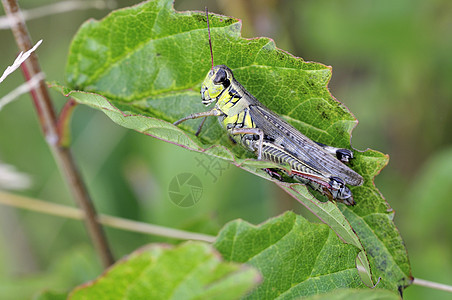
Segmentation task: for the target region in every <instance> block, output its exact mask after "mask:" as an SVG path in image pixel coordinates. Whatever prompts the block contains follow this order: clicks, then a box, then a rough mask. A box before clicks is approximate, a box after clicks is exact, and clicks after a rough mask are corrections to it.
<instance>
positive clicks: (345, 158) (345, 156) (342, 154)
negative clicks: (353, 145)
mask: <svg viewBox="0 0 452 300" xmlns="http://www.w3.org/2000/svg"><path fill="white" fill-rule="evenodd" d="M315 143H316V144H317V145H319V146H320V147H322V148H323V149H324V150H326V151H327V152H328V153H330V154H331V155H333V156H335V157H337V159H339V160H340V161H341V162H343V163H348V162H350V160H351V159H352V158H353V152H352V151H351V150H348V149H344V148H336V147H332V146H328V145H325V144H322V143H318V142H315Z"/></svg>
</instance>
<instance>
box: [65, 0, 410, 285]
mask: <svg viewBox="0 0 452 300" xmlns="http://www.w3.org/2000/svg"><path fill="white" fill-rule="evenodd" d="M210 25H211V31H212V43H213V53H214V56H215V58H214V59H215V63H216V64H226V65H228V66H229V67H230V68H231V69H232V70H233V72H234V75H235V77H236V78H237V80H238V81H239V82H241V83H242V84H243V86H244V87H245V88H246V89H247V90H248V91H249V92H251V93H252V94H253V95H254V96H256V97H257V98H258V99H259V100H260V101H261V102H262V103H263V104H265V105H266V106H267V107H269V108H270V109H272V110H273V111H275V112H276V113H278V114H279V115H280V116H281V117H282V118H284V119H285V120H287V121H288V122H289V123H291V124H292V125H293V126H295V127H296V128H297V129H299V130H300V131H301V132H302V133H304V134H305V135H306V136H308V137H309V138H311V139H313V140H315V141H318V142H322V143H325V144H328V145H332V146H336V147H350V140H351V131H352V129H353V127H354V126H355V125H356V123H357V121H356V120H355V118H354V117H353V116H352V115H351V113H350V112H349V111H348V109H347V108H346V107H344V106H343V105H342V104H341V103H340V102H338V101H336V99H334V97H333V96H332V95H331V94H330V92H329V90H328V86H327V85H328V82H329V80H330V77H331V67H328V66H325V65H322V64H319V63H312V62H305V61H303V60H302V59H301V58H297V57H294V56H292V55H290V54H288V53H286V52H284V51H281V50H279V49H277V48H276V47H275V44H274V42H273V41H272V40H271V39H268V38H258V39H244V38H242V37H241V36H240V30H241V23H240V21H238V20H237V19H234V18H230V17H225V16H219V15H214V14H211V15H210ZM209 69H210V51H209V45H208V35H207V28H206V17H205V15H204V13H201V12H190V11H187V12H175V11H174V9H173V7H172V1H171V0H156V1H150V2H145V3H142V4H139V5H137V6H134V7H130V8H126V9H121V10H117V11H115V12H113V13H111V14H110V15H109V16H107V17H106V18H104V19H103V20H101V21H88V22H86V23H85V24H84V25H83V26H82V27H81V28H80V30H79V32H78V33H77V35H76V36H75V38H74V40H73V42H72V45H71V49H70V53H69V59H68V64H67V70H66V80H67V87H61V86H60V87H57V88H59V89H61V91H62V92H63V93H64V94H66V95H69V96H71V97H73V98H74V99H76V101H78V102H79V103H82V104H86V105H89V106H91V107H93V108H96V109H99V110H101V111H103V112H104V113H105V114H107V115H108V116H109V117H110V118H111V119H112V120H113V121H114V122H116V123H118V124H119V125H121V126H124V127H126V128H130V129H133V130H136V131H138V132H142V133H144V134H147V135H150V136H154V137H156V138H158V139H162V140H165V141H168V142H170V143H173V144H176V145H179V146H181V147H184V148H187V149H190V150H194V151H199V152H204V153H206V154H208V155H213V156H216V157H219V158H222V159H225V160H229V161H231V162H232V163H234V164H235V165H237V166H239V167H241V168H243V169H245V170H248V171H249V172H251V173H254V174H256V175H258V176H261V177H264V178H266V179H268V180H273V179H271V178H269V176H268V175H267V174H266V173H265V172H263V171H262V170H261V168H262V167H272V166H274V164H271V163H267V162H257V161H256V160H253V159H250V158H251V155H250V154H249V153H247V152H245V151H244V150H243V149H242V148H240V147H239V146H234V145H232V144H231V142H230V140H229V139H228V137H227V135H226V133H225V132H224V131H223V130H222V129H221V127H220V126H219V124H218V122H217V121H216V120H215V118H208V119H207V121H206V124H205V125H204V128H203V131H202V133H201V135H200V137H199V138H198V137H195V135H194V133H195V132H196V130H197V128H198V124H199V121H196V120H191V121H187V122H185V123H183V124H181V125H180V126H179V127H176V126H173V125H172V124H171V123H172V122H174V121H176V120H178V119H180V118H182V117H184V116H186V115H188V114H190V113H194V112H200V111H205V110H206V108H205V107H204V106H203V105H202V104H201V101H200V95H199V89H200V84H201V82H202V80H203V79H204V77H205V75H206V73H207V72H208V70H209ZM355 157H356V158H355V159H354V161H353V165H352V167H353V169H355V170H356V171H357V172H358V173H360V174H361V175H362V176H363V178H364V180H365V181H364V184H363V185H362V186H359V187H352V188H351V190H352V192H353V194H354V198H355V200H356V202H357V205H356V206H355V207H345V206H344V205H343V204H337V205H336V204H335V203H330V202H328V203H322V202H320V201H318V200H316V199H315V198H313V197H312V196H311V195H310V193H309V192H308V190H307V188H306V187H305V186H304V185H300V184H288V183H281V182H276V181H275V182H276V184H278V185H279V186H281V188H283V189H284V190H286V191H287V192H288V193H290V194H291V195H292V196H293V197H295V198H296V199H297V200H298V201H300V202H301V203H302V204H303V205H305V206H306V207H308V208H309V209H310V210H311V211H312V212H313V213H314V214H316V215H318V216H319V217H320V218H321V219H322V220H323V221H324V222H326V223H327V224H328V225H329V226H330V227H331V228H332V229H333V230H334V231H335V232H336V233H337V234H338V235H339V236H340V237H341V238H342V239H343V240H344V241H346V242H347V243H351V244H353V245H355V246H356V247H358V248H360V249H363V250H364V252H363V253H361V254H360V256H359V260H360V263H361V264H362V265H363V266H364V268H365V270H366V273H367V277H371V278H372V281H373V282H374V283H376V282H377V281H379V282H380V283H379V286H382V287H385V288H388V289H392V290H398V289H403V287H405V286H407V285H409V284H410V278H411V270H410V266H409V262H408V257H407V254H406V250H405V247H404V245H403V243H402V239H401V237H400V235H399V232H398V231H397V228H396V227H395V225H394V223H393V221H392V219H393V213H392V212H391V209H390V207H389V205H388V204H387V203H386V201H385V200H384V198H383V197H382V195H381V194H380V193H379V191H378V190H377V189H376V187H375V185H374V183H373V181H374V177H375V176H376V175H377V174H378V173H379V172H380V171H381V169H382V168H383V167H384V166H385V165H386V164H387V162H388V157H387V156H386V155H383V154H381V153H379V152H377V151H373V150H367V151H364V152H359V151H355ZM273 181H274V180H273ZM344 215H345V217H344ZM369 263H370V264H369ZM379 279H380V280H379Z"/></svg>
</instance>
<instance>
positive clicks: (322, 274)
mask: <svg viewBox="0 0 452 300" xmlns="http://www.w3.org/2000/svg"><path fill="white" fill-rule="evenodd" d="M214 245H215V248H217V249H218V251H220V253H221V254H222V255H223V257H224V259H225V260H227V261H233V262H240V263H247V264H248V265H252V266H254V267H256V268H257V269H259V271H260V272H261V273H262V275H263V278H264V280H263V282H262V284H260V285H259V286H258V288H257V289H255V290H254V291H253V293H251V294H249V295H248V297H249V298H251V299H276V298H278V299H294V298H297V297H302V296H309V295H315V294H323V293H327V292H330V291H332V290H335V289H339V288H358V287H365V286H364V284H363V283H362V281H361V278H360V277H359V274H358V270H357V269H356V266H355V260H356V255H357V254H358V252H359V251H360V250H359V248H357V247H354V246H352V245H348V244H344V243H343V242H342V241H341V240H339V238H338V237H337V235H336V234H335V233H334V232H333V231H332V230H331V229H330V228H328V226H326V225H324V224H313V223H309V222H308V221H306V220H305V219H304V218H302V217H300V216H297V215H295V214H294V213H291V212H287V213H285V214H284V215H282V216H279V217H277V218H274V219H272V220H270V221H268V222H266V223H264V224H262V225H260V226H257V227H256V226H253V225H251V224H249V223H247V222H244V221H242V220H237V221H233V222H231V223H229V224H227V225H226V226H225V227H224V228H223V230H222V231H221V232H220V234H219V235H218V239H217V241H216V242H215V244H214Z"/></svg>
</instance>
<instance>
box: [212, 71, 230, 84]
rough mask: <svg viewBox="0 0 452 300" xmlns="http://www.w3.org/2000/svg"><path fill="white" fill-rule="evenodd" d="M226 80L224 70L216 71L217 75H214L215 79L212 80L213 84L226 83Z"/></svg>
mask: <svg viewBox="0 0 452 300" xmlns="http://www.w3.org/2000/svg"><path fill="white" fill-rule="evenodd" d="M226 81H229V80H228V75H227V74H226V71H225V70H224V69H218V71H217V74H215V78H214V79H213V82H214V83H215V84H219V83H222V84H223V85H224V83H226Z"/></svg>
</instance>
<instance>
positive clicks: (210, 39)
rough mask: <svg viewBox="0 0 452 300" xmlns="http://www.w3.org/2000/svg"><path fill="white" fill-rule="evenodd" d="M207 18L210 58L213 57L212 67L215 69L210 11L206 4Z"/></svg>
mask: <svg viewBox="0 0 452 300" xmlns="http://www.w3.org/2000/svg"><path fill="white" fill-rule="evenodd" d="M206 18H207V31H208V32H209V47H210V58H211V59H212V69H213V50H212V38H211V37H210V24H209V11H208V10H207V6H206Z"/></svg>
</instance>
